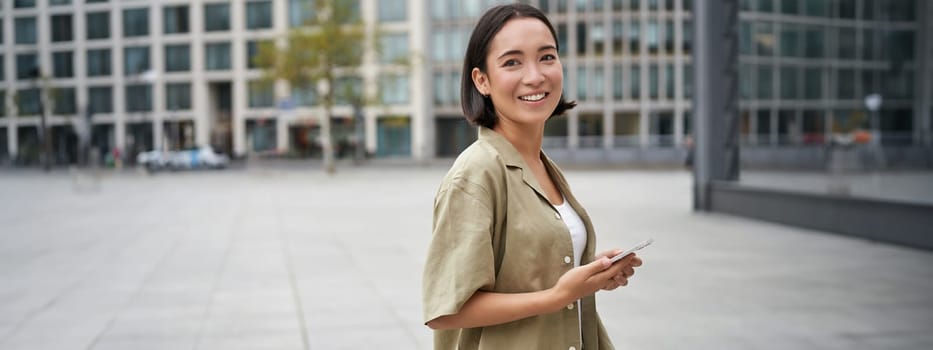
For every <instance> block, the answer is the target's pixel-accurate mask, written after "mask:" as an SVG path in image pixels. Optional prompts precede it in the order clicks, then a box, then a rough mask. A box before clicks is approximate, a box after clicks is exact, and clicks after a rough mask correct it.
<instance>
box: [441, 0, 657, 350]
mask: <svg viewBox="0 0 933 350" xmlns="http://www.w3.org/2000/svg"><path fill="white" fill-rule="evenodd" d="M556 37H557V36H556V34H555V32H554V28H553V26H552V25H551V23H550V21H548V19H547V17H546V16H545V15H544V14H543V13H542V12H541V11H539V10H538V9H536V8H534V7H531V6H528V5H523V4H510V5H503V6H497V7H494V8H491V9H489V10H488V11H487V12H486V13H485V14H484V15H483V16H482V18H480V20H479V22H478V23H477V25H476V27H475V29H474V30H473V34H472V36H471V37H470V42H469V44H468V46H467V52H466V57H465V59H464V62H463V78H462V82H461V104H462V107H463V111H464V113H465V114H466V117H467V119H469V120H470V121H471V122H472V123H473V124H476V125H478V126H479V139H478V140H477V141H476V142H475V143H473V144H472V145H471V146H470V147H468V148H467V149H466V150H464V151H463V153H461V154H460V156H459V157H458V158H457V160H456V162H454V165H453V166H452V167H451V169H450V171H449V172H448V174H447V176H446V177H445V178H444V181H443V183H442V184H441V186H440V189H439V190H438V193H437V197H436V198H435V203H434V233H433V238H432V241H431V245H430V248H429V251H428V258H427V261H426V263H425V270H424V289H423V297H424V319H425V322H426V324H427V325H428V326H429V327H431V328H432V329H435V334H434V346H435V348H437V349H550V348H554V349H572V350H573V349H583V348H584V347H585V348H586V349H587V350H590V349H611V348H612V343H611V342H610V341H609V339H608V337H607V335H606V332H605V329H604V328H603V326H602V324H601V322H600V320H599V316H598V315H597V313H596V307H595V298H594V296H593V294H594V293H595V292H596V291H597V290H600V289H603V290H613V289H616V288H617V287H619V286H624V285H626V284H627V283H628V278H629V277H631V276H632V274H633V273H634V267H637V266H640V265H641V260H640V259H639V258H637V257H636V256H635V255H634V254H633V255H629V256H628V257H626V258H625V259H622V260H620V261H618V262H616V263H615V264H611V263H610V262H609V259H608V258H607V256H611V255H613V254H617V253H618V252H619V251H609V252H605V253H602V254H599V255H595V254H594V249H595V246H596V242H595V237H594V232H593V226H592V223H591V221H590V218H589V217H588V216H587V214H586V212H585V211H584V210H583V207H582V206H580V204H579V203H578V202H577V201H576V199H575V198H574V197H573V194H572V193H571V192H570V187H569V186H568V185H567V183H566V181H565V179H564V177H563V175H562V174H561V172H560V170H559V169H558V168H557V166H556V165H554V163H553V162H551V160H550V159H548V158H547V156H545V155H544V153H543V152H542V151H541V141H542V138H543V135H544V124H545V122H546V121H547V120H548V119H549V118H550V117H551V116H554V115H559V114H562V113H563V112H564V111H566V110H568V109H570V108H573V107H574V106H575V103H573V102H567V101H565V100H564V99H563V96H562V85H563V71H562V68H561V63H560V60H559V58H558V43H557V39H556Z"/></svg>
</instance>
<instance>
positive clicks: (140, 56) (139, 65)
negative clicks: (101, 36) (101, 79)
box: [123, 46, 149, 76]
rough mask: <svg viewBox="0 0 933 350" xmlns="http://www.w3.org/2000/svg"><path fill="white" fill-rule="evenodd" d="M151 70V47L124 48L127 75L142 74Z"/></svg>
mask: <svg viewBox="0 0 933 350" xmlns="http://www.w3.org/2000/svg"><path fill="white" fill-rule="evenodd" d="M147 70H149V47H148V46H140V47H127V48H125V49H123V73H124V75H126V76H131V75H137V74H142V73H143V72H145V71H147Z"/></svg>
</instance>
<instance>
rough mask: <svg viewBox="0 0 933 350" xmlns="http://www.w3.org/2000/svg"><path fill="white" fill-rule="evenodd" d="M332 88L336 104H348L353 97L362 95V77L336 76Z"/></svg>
mask: <svg viewBox="0 0 933 350" xmlns="http://www.w3.org/2000/svg"><path fill="white" fill-rule="evenodd" d="M406 84H407V82H406ZM406 86H407V85H406ZM333 88H334V96H336V101H337V104H338V105H349V104H350V101H351V99H355V98H358V97H360V96H362V95H363V79H361V78H359V77H342V78H337V81H336V82H335V83H334V87H333ZM406 93H407V92H406Z"/></svg>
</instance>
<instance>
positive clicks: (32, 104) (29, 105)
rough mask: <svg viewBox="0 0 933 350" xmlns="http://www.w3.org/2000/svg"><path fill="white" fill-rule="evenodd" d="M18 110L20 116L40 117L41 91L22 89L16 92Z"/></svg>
mask: <svg viewBox="0 0 933 350" xmlns="http://www.w3.org/2000/svg"><path fill="white" fill-rule="evenodd" d="M16 96H17V98H16V110H17V111H18V112H19V113H18V114H19V115H39V110H40V109H41V108H42V106H41V105H40V104H39V89H37V88H31V89H22V90H19V91H17V92H16Z"/></svg>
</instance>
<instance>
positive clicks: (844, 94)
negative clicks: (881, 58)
mask: <svg viewBox="0 0 933 350" xmlns="http://www.w3.org/2000/svg"><path fill="white" fill-rule="evenodd" d="M836 91H837V96H838V97H839V98H840V99H854V98H855V96H856V95H855V70H853V69H840V70H838V71H837V73H836Z"/></svg>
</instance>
